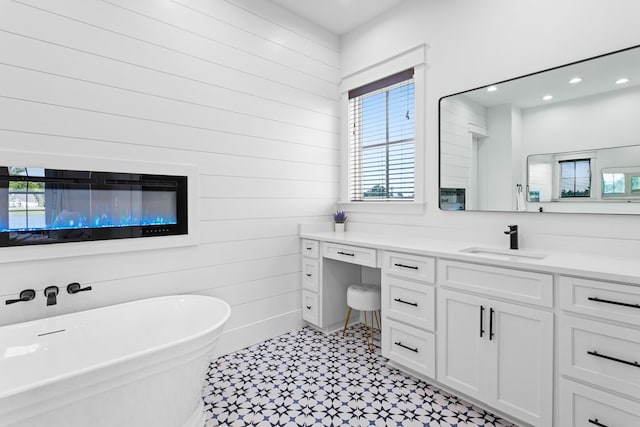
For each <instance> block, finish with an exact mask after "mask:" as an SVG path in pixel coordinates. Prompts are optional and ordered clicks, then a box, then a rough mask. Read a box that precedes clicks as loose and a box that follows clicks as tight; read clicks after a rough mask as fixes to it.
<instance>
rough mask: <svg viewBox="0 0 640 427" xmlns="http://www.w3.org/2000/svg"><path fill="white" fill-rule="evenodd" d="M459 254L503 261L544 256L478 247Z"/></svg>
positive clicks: (541, 256)
mask: <svg viewBox="0 0 640 427" xmlns="http://www.w3.org/2000/svg"><path fill="white" fill-rule="evenodd" d="M460 252H466V253H469V254H477V255H488V256H495V257H498V258H505V259H543V258H544V257H546V256H547V255H546V254H541V253H538V252H527V251H521V250H516V249H498V248H483V247H479V246H473V247H470V248H466V249H462V250H460Z"/></svg>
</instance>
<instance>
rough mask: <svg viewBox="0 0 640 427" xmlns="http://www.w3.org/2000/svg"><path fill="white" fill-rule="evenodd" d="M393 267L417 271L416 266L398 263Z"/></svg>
mask: <svg viewBox="0 0 640 427" xmlns="http://www.w3.org/2000/svg"><path fill="white" fill-rule="evenodd" d="M393 265H395V266H396V267H402V268H410V269H412V270H417V269H418V266H416V265H405V264H399V263H396V264H393Z"/></svg>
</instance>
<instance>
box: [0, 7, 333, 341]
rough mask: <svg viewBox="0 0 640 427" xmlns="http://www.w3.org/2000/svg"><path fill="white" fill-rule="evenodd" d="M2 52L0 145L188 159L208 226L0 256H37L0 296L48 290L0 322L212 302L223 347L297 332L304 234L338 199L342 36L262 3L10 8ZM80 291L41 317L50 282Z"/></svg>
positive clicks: (6, 282)
mask: <svg viewBox="0 0 640 427" xmlns="http://www.w3.org/2000/svg"><path fill="white" fill-rule="evenodd" d="M266 3H269V2H266ZM0 45H2V47H3V48H2V49H0V81H2V82H3V84H2V86H1V87H0V149H3V150H18V151H25V152H30V153H37V154H43V153H51V154H54V153H55V154H57V155H61V156H65V155H67V156H71V155H73V156H80V157H83V156H84V157H87V158H101V159H106V161H107V162H108V164H111V165H112V169H113V170H115V171H117V170H118V164H119V162H122V161H124V160H132V159H133V160H136V161H148V162H154V163H158V164H174V163H176V164H187V165H193V166H194V167H195V168H197V170H198V173H199V186H198V189H199V190H198V194H192V195H190V196H191V197H197V198H198V203H197V206H198V210H199V214H200V215H199V221H200V224H199V225H198V230H199V236H198V240H199V242H200V244H199V245H197V246H189V247H180V248H162V247H158V248H157V249H152V250H148V251H133V252H126V253H124V252H123V253H111V254H99V255H88V256H77V257H59V258H55V259H36V255H35V252H34V257H33V258H29V254H30V253H32V252H33V251H32V249H34V248H0V257H1V256H2V254H3V252H4V253H8V252H7V251H21V253H23V254H26V255H25V258H26V259H27V260H26V261H22V262H15V263H2V262H0V275H2V277H3V283H2V289H0V295H2V297H3V298H9V297H15V296H16V295H17V294H18V293H19V291H20V290H21V289H25V288H34V289H36V291H37V294H38V296H37V298H36V299H35V300H34V301H32V302H29V303H22V304H14V305H11V306H6V307H5V306H4V305H3V306H2V309H0V324H9V323H14V322H19V321H24V320H28V319H33V318H39V317H44V316H51V315H55V314H62V313H67V312H71V311H76V310H84V309H89V308H94V307H100V306H104V305H109V304H115V303H119V302H124V301H129V300H134V299H139V298H145V297H151V296H158V295H166V294H175V293H203V294H209V295H215V296H219V297H221V298H224V299H227V300H228V301H229V302H230V303H231V305H232V309H233V313H234V314H233V317H232V321H231V322H230V324H229V331H228V334H225V336H224V337H223V340H222V341H221V343H223V344H222V347H221V349H220V351H221V352H224V351H229V350H231V349H234V350H235V349H238V348H241V347H242V346H246V345H249V344H253V343H255V342H257V341H259V340H262V339H265V338H269V337H270V336H273V335H276V334H280V333H283V332H286V331H288V330H290V328H292V327H299V326H300V325H301V314H300V295H299V292H300V285H299V275H300V262H299V250H300V249H299V241H298V238H297V234H298V224H299V223H300V222H320V221H323V222H324V221H327V220H328V219H329V215H330V213H331V212H332V211H333V210H334V209H335V203H336V200H337V190H338V168H339V156H338V154H339V151H338V147H339V145H338V143H339V141H338V132H339V128H338V125H339V111H338V75H339V71H338V70H339V67H340V60H339V53H338V52H339V41H338V38H337V37H336V36H333V35H330V34H328V33H327V32H326V31H324V30H322V29H320V28H318V27H314V26H313V25H312V24H310V23H308V22H306V21H303V20H301V19H300V18H297V17H295V16H293V15H292V14H291V13H289V12H287V11H284V10H282V9H280V8H279V7H278V6H276V5H274V4H271V3H269V4H263V2H259V3H256V2H248V1H243V0H236V1H227V0H211V1H209V0H207V1H202V0H179V1H171V0H153V1H151V0H142V1H136V2H126V1H121V0H108V1H100V0H87V1H82V2H77V1H71V0H60V1H56V2H49V1H40V0H17V1H3V2H1V3H0ZM34 166H44V167H47V166H48V165H46V164H39V165H34ZM159 239H161V238H159ZM95 243H96V245H97V244H98V243H97V242H95ZM100 243H102V244H108V242H106V243H105V242H100ZM93 244H94V243H92V242H89V243H86V245H93ZM70 245H75V244H70ZM77 245H82V244H77ZM159 246H161V245H159ZM83 247H88V246H83ZM94 247H97V246H94ZM152 247H153V245H152ZM30 251H31V252H30ZM11 253H14V252H11ZM74 281H78V282H80V283H82V284H83V285H91V286H92V287H93V290H92V291H91V292H87V293H83V294H78V295H67V294H66V293H64V290H63V292H62V293H61V295H60V297H59V303H58V304H57V305H56V306H53V307H46V306H45V300H44V297H43V296H42V295H41V294H42V290H43V289H44V287H46V286H49V285H57V286H59V287H61V288H63V287H64V286H66V284H68V283H71V282H74Z"/></svg>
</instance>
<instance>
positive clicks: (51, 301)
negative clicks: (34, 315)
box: [44, 286, 60, 306]
mask: <svg viewBox="0 0 640 427" xmlns="http://www.w3.org/2000/svg"><path fill="white" fill-rule="evenodd" d="M59 291H60V290H59V289H58V287H57V286H48V287H46V288H44V296H45V297H47V305H48V306H49V305H56V303H57V302H58V300H57V298H56V296H57V295H58V292H59Z"/></svg>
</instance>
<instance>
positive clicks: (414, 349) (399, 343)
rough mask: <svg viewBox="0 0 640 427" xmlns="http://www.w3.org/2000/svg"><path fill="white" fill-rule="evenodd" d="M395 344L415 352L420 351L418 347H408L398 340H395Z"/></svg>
mask: <svg viewBox="0 0 640 427" xmlns="http://www.w3.org/2000/svg"><path fill="white" fill-rule="evenodd" d="M394 344H395V345H397V346H399V347H402V348H406V349H407V350H410V351H413V352H414V353H417V352H418V349H417V348H411V347H408V346H406V345H404V344H402V343H401V342H400V341H396V342H394Z"/></svg>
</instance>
